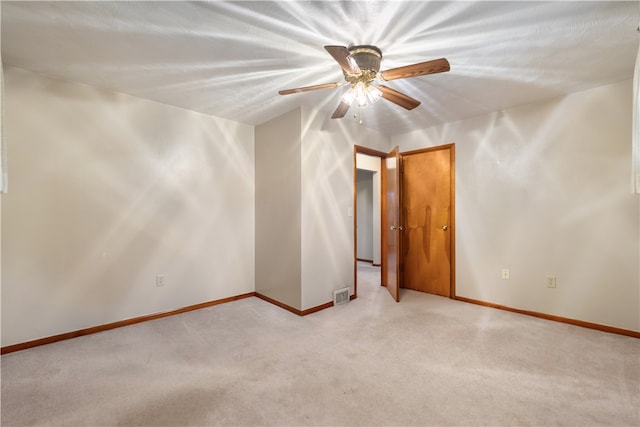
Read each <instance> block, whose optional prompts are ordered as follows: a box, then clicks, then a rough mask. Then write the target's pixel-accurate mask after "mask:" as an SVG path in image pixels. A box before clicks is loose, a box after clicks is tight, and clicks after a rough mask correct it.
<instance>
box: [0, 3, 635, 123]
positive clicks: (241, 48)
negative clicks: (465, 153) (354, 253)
mask: <svg viewBox="0 0 640 427" xmlns="http://www.w3.org/2000/svg"><path fill="white" fill-rule="evenodd" d="M639 4H640V3H639V2H638V1H631V2H617V1H605V2H591V1H580V2H565V1H559V2H523V1H514V2H504V1H501V2H486V1H481V2H460V1H444V2H438V1H429V2H427V1H419V2H390V1H384V2H375V1H366V2H364V1H362V2H359V1H344V2H337V1H331V2H324V1H314V2H308V1H287V2H267V1H259V2H246V1H230V2H223V1H216V2H142V1H141V2H10V1H2V6H1V12H2V59H3V62H4V64H5V65H10V66H16V67H20V68H24V69H28V70H32V71H36V72H41V73H45V74H49V75H52V76H57V77H61V78H64V79H68V80H72V81H77V82H83V83H87V84H91V85H95V86H99V87H102V88H106V89H111V90H115V91H119V92H124V93H127V94H131V95H135V96H139V97H143V98H147V99H151V100H155V101H158V102H162V103H166V104H170V105H175V106H179V107H183V108H187V109H190V110H194V111H199V112H203V113H207V114H212V115H214V116H218V117H223V118H227V119H231V120H236V121H239V122H243V123H248V124H259V123H262V122H264V121H267V120H269V119H271V118H273V117H276V116H278V115H280V114H282V113H284V112H287V111H289V110H292V109H294V108H296V107H298V106H300V105H307V106H311V107H315V108H319V109H322V110H323V111H326V114H327V115H330V114H331V113H332V112H333V110H334V109H335V107H336V106H337V104H338V102H339V98H340V94H341V93H342V92H343V91H345V90H346V88H345V87H342V88H338V89H324V90H320V91H315V92H307V93H301V94H294V95H287V96H280V95H278V93H277V92H278V90H279V89H286V88H292V87H298V86H308V85H313V84H319V83H327V82H339V81H343V76H342V73H341V70H340V67H339V66H338V65H337V63H336V62H335V61H334V60H333V59H332V58H331V56H329V54H328V53H327V52H326V51H325V50H324V49H323V46H324V45H328V44H338V45H345V46H348V45H352V44H373V45H376V46H378V47H379V48H380V49H381V50H382V52H383V59H382V67H381V68H382V69H388V68H393V67H398V66H402V65H408V64H412V63H415V62H422V61H426V60H430V59H436V58H440V57H446V58H447V59H448V60H449V62H450V63H451V71H450V72H449V73H443V74H436V75H430V76H422V77H415V78H409V79H403V80H395V81H392V82H389V83H388V84H387V85H388V86H390V87H392V88H394V89H397V90H400V91H402V92H405V93H406V94H408V95H410V96H412V97H414V98H417V99H418V100H420V101H422V104H421V105H420V106H419V107H418V108H416V109H415V110H413V111H405V110H404V109H402V108H400V107H398V106H396V105H394V104H391V103H389V102H387V101H384V100H381V101H380V102H378V103H377V104H375V105H373V106H370V107H367V108H365V109H360V112H359V113H360V115H361V118H362V119H363V120H364V125H365V126H367V127H371V128H374V129H377V130H379V131H381V132H383V133H385V134H387V135H393V134H397V133H403V132H408V131H411V130H415V129H420V128H425V127H429V126H433V125H437V124H441V123H444V122H451V121H456V120H460V119H464V118H468V117H472V116H476V115H479V114H483V113H487V112H492V111H496V110H500V109H503V108H507V107H512V106H515V105H520V104H525V103H529V102H533V101H538V100H542V99H545V98H550V97H554V96H559V95H563V94H567V93H571V92H576V91H580V90H585V89H589V88H592V87H596V86H600V85H604V84H608V83H612V82H616V81H620V80H623V79H629V78H631V77H632V74H633V66H634V63H635V57H636V54H637V52H638V41H639V34H638V32H637V31H636V28H637V26H638V16H639V13H640V6H639ZM355 110H356V109H355V108H354V109H352V111H350V112H349V113H348V114H347V116H346V117H345V118H344V119H341V120H354V119H353V112H354V111H355Z"/></svg>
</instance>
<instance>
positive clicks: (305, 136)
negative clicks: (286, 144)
mask: <svg viewBox="0 0 640 427" xmlns="http://www.w3.org/2000/svg"><path fill="white" fill-rule="evenodd" d="M302 113H303V114H302V118H303V120H302V309H303V310H304V309H307V308H310V307H315V306H318V305H321V304H324V303H326V302H328V301H331V299H332V295H333V291H334V290H335V289H340V288H344V287H346V286H349V287H350V288H351V293H353V276H354V270H353V247H354V236H353V216H349V209H353V192H354V188H353V178H354V177H353V173H354V171H353V169H354V154H353V150H354V145H361V146H365V147H369V148H373V149H377V150H380V151H385V150H386V151H388V147H389V138H387V137H386V136H384V135H382V134H380V133H378V132H375V131H372V130H370V129H367V128H364V127H362V126H358V125H355V124H353V123H351V122H349V121H347V120H332V119H330V118H329V116H328V115H327V114H326V112H316V111H312V110H309V109H306V108H303V109H302Z"/></svg>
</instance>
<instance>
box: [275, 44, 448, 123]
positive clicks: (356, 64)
mask: <svg viewBox="0 0 640 427" xmlns="http://www.w3.org/2000/svg"><path fill="white" fill-rule="evenodd" d="M324 48H325V49H326V50H327V52H329V54H330V55H331V56H332V57H333V59H335V60H336V62H337V63H338V64H339V65H340V67H341V68H342V71H343V73H344V79H345V82H338V83H324V84H319V85H313V86H305V87H298V88H294V89H285V90H281V91H279V92H278V93H279V94H280V95H289V94H292V93H299V92H308V91H312V90H317V89H329V88H336V87H340V86H343V85H345V84H349V85H350V88H349V90H348V91H347V92H345V94H344V95H343V96H342V99H341V100H340V104H339V105H338V108H336V110H335V111H334V112H333V115H332V116H331V118H332V119H339V118H341V117H344V115H345V114H347V111H348V110H349V107H351V105H353V103H356V105H357V106H359V107H364V106H365V105H367V104H368V103H374V102H376V101H378V100H379V99H380V98H384V99H386V100H387V101H391V102H393V103H394V104H397V105H399V106H401V107H403V108H406V109H407V110H413V109H414V108H416V107H417V106H418V105H420V101H418V100H417V99H414V98H412V97H410V96H408V95H405V94H404V93H402V92H398V91H397V90H395V89H391V88H390V87H387V86H385V85H383V84H382V83H384V82H388V81H390V80H396V79H405V78H407V77H417V76H424V75H427V74H435V73H442V72H446V71H449V69H450V67H449V61H447V60H446V59H445V58H440V59H434V60H432V61H426V62H420V63H417V64H413V65H406V66H404V67H398V68H392V69H390V70H385V71H380V60H381V59H382V51H381V50H380V49H379V48H377V47H376V46H371V45H358V46H351V47H348V48H347V47H345V46H325V47H324Z"/></svg>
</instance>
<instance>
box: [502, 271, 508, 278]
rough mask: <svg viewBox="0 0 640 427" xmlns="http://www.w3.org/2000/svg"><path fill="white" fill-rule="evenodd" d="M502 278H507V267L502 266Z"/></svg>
mask: <svg viewBox="0 0 640 427" xmlns="http://www.w3.org/2000/svg"><path fill="white" fill-rule="evenodd" d="M502 279H503V280H509V269H508V268H503V269H502Z"/></svg>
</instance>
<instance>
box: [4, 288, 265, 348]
mask: <svg viewBox="0 0 640 427" xmlns="http://www.w3.org/2000/svg"><path fill="white" fill-rule="evenodd" d="M253 296H256V293H255V292H249V293H246V294H242V295H236V296H233V297H228V298H222V299H219V300H215V301H209V302H203V303H200V304H195V305H190V306H188V307H183V308H179V309H177V310H171V311H167V312H164V313H158V314H151V315H148V316H140V317H134V318H132V319H126V320H120V321H118V322H113V323H107V324H105V325H100V326H93V327H91V328H85V329H80V330H77V331H73V332H66V333H64V334H59V335H54V336H51V337H45V338H40V339H37V340H33V341H27V342H24V343H19V344H13V345H8V346H6V347H2V348H1V349H0V354H7V353H13V352H14V351H20V350H26V349H28V348H32V347H37V346H40V345H45V344H51V343H54V342H58V341H64V340H68V339H71V338H76V337H81V336H84V335H90V334H95V333H97V332H103V331H108V330H110V329H115V328H121V327H123V326H129V325H134V324H136V323H141V322H147V321H149V320H155V319H160V318H163V317H169V316H173V315H176V314H180V313H186V312H188V311H193V310H199V309H201V308H206V307H212V306H214V305H218V304H224V303H227V302H231V301H237V300H240V299H243V298H249V297H253Z"/></svg>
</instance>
